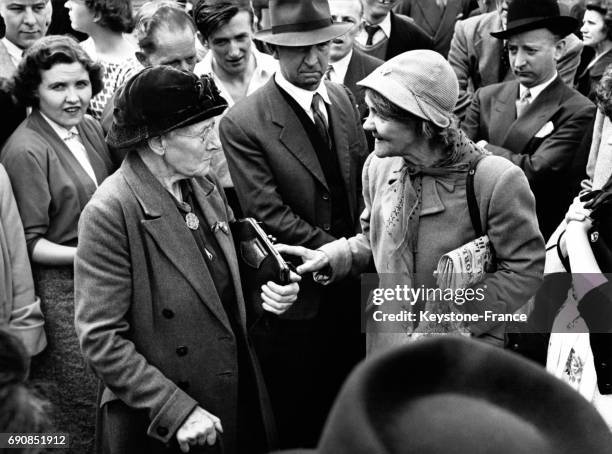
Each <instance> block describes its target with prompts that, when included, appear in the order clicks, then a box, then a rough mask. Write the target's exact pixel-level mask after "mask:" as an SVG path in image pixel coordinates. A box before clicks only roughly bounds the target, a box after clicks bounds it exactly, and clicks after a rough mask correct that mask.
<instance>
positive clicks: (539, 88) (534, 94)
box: [519, 71, 557, 102]
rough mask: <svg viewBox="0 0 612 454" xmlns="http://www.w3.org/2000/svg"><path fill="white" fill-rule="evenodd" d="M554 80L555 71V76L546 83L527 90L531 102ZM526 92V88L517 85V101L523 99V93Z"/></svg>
mask: <svg viewBox="0 0 612 454" xmlns="http://www.w3.org/2000/svg"><path fill="white" fill-rule="evenodd" d="M556 78H557V71H555V74H554V75H553V76H552V77H551V78H550V79H549V80H547V81H546V82H542V83H541V84H539V85H536V86H535V87H531V88H530V89H529V92H530V93H531V102H533V101H535V99H536V98H537V97H538V96H539V95H540V93H542V92H543V91H544V90H545V89H546V87H548V86H549V85H550V84H552V83H553V82H554V80H555V79H556ZM526 90H527V87H525V86H523V84H520V85H519V99H520V98H522V97H523V93H525V91H526Z"/></svg>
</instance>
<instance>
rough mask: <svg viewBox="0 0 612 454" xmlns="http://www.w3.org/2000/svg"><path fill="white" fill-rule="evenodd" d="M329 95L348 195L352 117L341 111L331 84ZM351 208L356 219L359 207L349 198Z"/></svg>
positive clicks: (349, 190)
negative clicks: (349, 132) (349, 127)
mask: <svg viewBox="0 0 612 454" xmlns="http://www.w3.org/2000/svg"><path fill="white" fill-rule="evenodd" d="M326 87H327V93H328V94H329V99H330V101H331V106H329V116H330V117H331V122H330V124H331V127H332V129H333V131H332V134H333V136H334V146H335V151H336V156H337V157H338V164H339V165H340V173H341V174H342V180H343V181H344V188H345V189H346V193H347V195H348V194H350V193H351V156H350V152H349V139H348V129H347V122H348V121H351V120H350V117H349V118H347V114H346V113H345V112H342V111H341V110H340V107H339V106H340V105H341V104H340V103H341V101H340V100H339V99H338V93H337V92H336V90H335V87H333V86H331V84H326ZM348 201H349V206H350V210H351V216H352V217H354V215H355V210H356V208H357V207H355V206H354V203H353V202H354V198H353V197H350V196H349V197H348Z"/></svg>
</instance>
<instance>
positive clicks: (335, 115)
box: [219, 0, 367, 446]
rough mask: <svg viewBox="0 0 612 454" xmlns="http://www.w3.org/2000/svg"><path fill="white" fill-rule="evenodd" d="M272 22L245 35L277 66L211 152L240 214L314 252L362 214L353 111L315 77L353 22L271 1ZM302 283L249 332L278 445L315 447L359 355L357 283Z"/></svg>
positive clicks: (224, 123) (306, 5)
mask: <svg viewBox="0 0 612 454" xmlns="http://www.w3.org/2000/svg"><path fill="white" fill-rule="evenodd" d="M270 24H271V28H270V29H266V30H262V31H260V32H258V33H256V34H255V38H257V39H260V40H262V41H264V42H266V43H267V44H269V45H271V46H272V47H273V49H274V55H275V57H276V58H277V59H278V60H279V68H280V69H279V71H277V72H276V73H275V75H274V77H273V78H272V79H271V80H270V81H269V82H268V83H266V84H265V85H264V86H263V87H261V88H260V89H259V90H257V91H255V92H254V93H252V94H251V95H250V96H248V97H247V98H245V99H243V100H241V101H240V102H238V103H236V104H235V105H234V106H233V107H232V108H231V109H230V110H229V111H228V113H227V114H226V115H225V117H224V118H223V119H222V120H221V123H220V126H219V132H220V137H221V143H222V145H223V150H224V151H225V153H226V155H227V161H228V165H229V169H230V174H231V177H232V180H233V181H234V185H235V188H236V193H237V195H238V199H239V201H240V205H241V207H242V209H243V211H244V213H245V215H247V216H252V217H254V218H256V219H257V220H259V221H261V222H262V223H263V227H264V229H265V230H266V231H267V232H268V233H269V234H271V235H273V236H275V237H276V238H278V240H279V241H280V242H282V243H288V244H297V245H303V246H306V247H309V248H313V249H316V248H318V247H319V246H321V245H323V244H325V243H328V242H330V241H333V240H335V239H336V238H339V237H343V236H352V235H353V234H354V233H355V232H356V231H357V230H358V229H359V215H360V213H361V210H362V208H363V202H362V199H361V168H362V165H363V162H364V161H365V158H366V155H367V145H366V140H365V135H364V132H363V129H362V127H361V121H360V117H359V114H358V112H357V109H356V107H355V105H356V102H355V99H354V97H353V95H352V94H351V92H350V91H349V90H348V89H347V88H346V87H344V86H342V85H339V84H335V83H333V82H330V81H327V80H323V76H324V74H325V71H326V69H327V67H328V60H329V52H330V41H331V40H332V39H334V38H336V37H338V36H341V35H343V34H345V33H346V32H347V31H349V29H350V28H351V27H352V24H350V23H343V22H335V23H334V22H333V20H332V17H331V14H330V9H329V5H328V3H327V0H312V1H310V0H308V1H306V0H301V1H296V0H271V1H270ZM303 282H304V283H303V285H302V286H301V288H302V291H301V294H300V298H299V302H297V303H296V304H295V306H293V308H292V309H290V310H289V311H288V312H287V313H286V314H284V315H283V317H280V318H278V319H276V320H272V321H271V323H270V324H269V325H266V326H265V327H264V326H261V325H260V326H258V327H257V326H256V327H255V328H254V331H255V332H254V334H253V335H254V340H255V346H256V349H257V350H258V351H257V353H258V356H259V359H260V361H261V364H262V370H263V373H264V375H265V378H266V384H267V385H268V388H269V392H270V398H271V401H272V406H273V410H274V412H275V416H276V419H277V425H278V429H279V430H278V432H279V436H280V441H281V445H283V446H300V445H301V446H309V445H313V444H314V443H315V442H316V439H317V437H318V433H319V430H320V428H321V427H322V425H323V421H324V419H325V415H326V413H327V410H328V409H329V406H330V405H331V402H332V400H333V398H334V395H335V393H336V392H337V390H338V388H339V386H340V384H341V382H342V380H343V379H344V378H345V377H346V375H347V374H348V371H349V370H350V368H351V367H352V366H353V365H354V364H355V363H356V362H357V361H358V360H359V359H360V358H361V357H362V356H363V354H364V353H365V345H364V343H363V341H362V337H361V333H360V307H359V306H360V305H359V286H358V284H357V282H356V281H353V280H345V281H344V282H340V283H339V284H338V285H334V286H328V287H326V288H324V289H321V287H320V286H316V285H315V283H314V282H313V280H312V278H310V277H309V278H304V280H303ZM268 328H269V329H268Z"/></svg>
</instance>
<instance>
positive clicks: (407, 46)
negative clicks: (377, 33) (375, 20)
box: [385, 11, 434, 61]
mask: <svg viewBox="0 0 612 454" xmlns="http://www.w3.org/2000/svg"><path fill="white" fill-rule="evenodd" d="M389 14H391V36H390V37H389V43H388V45H387V55H385V61H387V60H390V59H391V58H393V57H395V56H396V55H399V54H402V53H404V52H406V51H409V50H416V49H432V50H433V49H434V42H433V39H431V36H429V35H428V34H427V32H426V31H425V30H423V29H422V28H421V27H419V26H418V25H417V24H416V23H415V22H414V20H413V19H411V18H410V17H406V16H404V15H403V14H395V13H394V12H393V11H391V12H390V13H389Z"/></svg>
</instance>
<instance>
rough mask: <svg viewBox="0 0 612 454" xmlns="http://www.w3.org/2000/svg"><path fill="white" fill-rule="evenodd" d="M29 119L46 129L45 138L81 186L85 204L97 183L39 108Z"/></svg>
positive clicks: (80, 130) (39, 127)
mask: <svg viewBox="0 0 612 454" xmlns="http://www.w3.org/2000/svg"><path fill="white" fill-rule="evenodd" d="M28 119H29V121H31V122H32V124H33V125H35V127H36V128H37V129H38V130H41V131H44V133H45V138H46V139H47V140H48V141H49V143H50V144H51V145H52V146H53V149H54V150H55V153H56V155H57V158H58V159H59V160H60V161H61V162H62V163H63V166H64V169H65V170H66V172H68V173H69V174H70V175H71V176H72V178H73V179H74V182H75V184H76V185H77V188H79V192H80V197H81V200H82V201H83V206H85V204H86V203H87V201H89V199H90V198H91V196H92V194H93V193H94V192H96V185H95V184H94V181H93V180H92V179H91V177H90V176H89V174H88V173H87V172H85V169H84V168H83V166H81V164H80V163H79V161H77V158H75V156H74V155H73V154H72V152H71V151H70V148H68V145H66V142H64V140H63V139H62V138H61V137H60V136H58V135H57V133H56V132H55V129H53V128H52V127H51V125H50V124H49V123H48V122H47V120H45V119H44V118H43V116H42V115H41V113H40V111H39V110H37V109H33V110H32V113H31V114H30V116H29V117H28ZM78 131H79V134H83V130H82V129H79V130H78ZM83 135H84V134H83ZM82 139H83V137H82V136H81V140H82ZM84 144H85V142H84ZM90 162H91V161H90ZM94 169H95V168H94ZM94 173H95V170H94ZM96 176H97V174H96ZM104 178H106V175H104V177H103V178H102V180H103V179H104ZM102 180H100V181H99V183H101V182H102Z"/></svg>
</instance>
